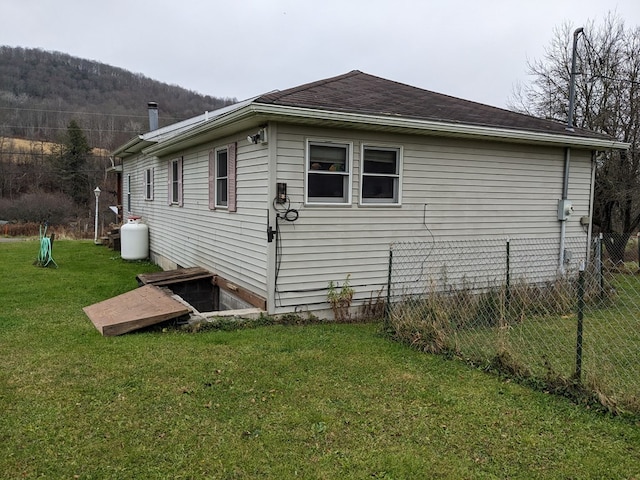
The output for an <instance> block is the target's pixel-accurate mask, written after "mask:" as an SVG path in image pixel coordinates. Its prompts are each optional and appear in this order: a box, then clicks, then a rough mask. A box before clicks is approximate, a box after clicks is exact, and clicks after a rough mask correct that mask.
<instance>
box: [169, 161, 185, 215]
mask: <svg viewBox="0 0 640 480" xmlns="http://www.w3.org/2000/svg"><path fill="white" fill-rule="evenodd" d="M183 163H184V162H183V157H178V158H174V159H172V160H170V161H169V171H168V172H167V177H168V178H167V189H168V192H167V199H168V203H169V205H177V206H179V207H182V205H183V204H184V202H183V188H182V183H183V182H182V176H183V175H182V172H183ZM174 165H176V166H177V168H176V178H174V175H173V174H174V169H173V166H174ZM174 185H176V186H177V188H176V191H175V193H176V195H177V198H176V196H174V188H173V187H174Z"/></svg>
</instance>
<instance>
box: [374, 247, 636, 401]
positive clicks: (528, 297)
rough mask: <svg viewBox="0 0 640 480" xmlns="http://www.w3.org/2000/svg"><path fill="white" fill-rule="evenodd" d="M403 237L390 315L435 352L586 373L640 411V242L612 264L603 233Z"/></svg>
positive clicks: (395, 254) (585, 381)
mask: <svg viewBox="0 0 640 480" xmlns="http://www.w3.org/2000/svg"><path fill="white" fill-rule="evenodd" d="M562 247H564V249H563V251H562V255H561V254H560V249H561V244H560V242H559V240H558V238H553V239H502V240H495V239H493V240H475V241H474V240H471V241H467V240H465V241H449V242H446V241H441V242H424V243H422V242H402V243H394V244H393V245H392V246H391V250H390V254H389V286H388V287H389V288H388V298H387V321H388V323H389V327H390V328H391V329H392V331H393V332H394V333H395V335H396V336H397V337H398V338H399V339H401V340H403V341H406V342H409V343H411V344H413V345H416V346H419V347H420V348H422V349H424V350H425V351H428V352H432V353H451V352H454V353H455V354H457V355H459V356H461V357H463V358H465V359H467V360H469V361H471V362H474V363H476V364H487V365H488V364H495V362H496V361H498V362H501V363H502V367H506V368H509V369H511V370H513V372H514V373H517V374H521V375H526V376H528V377H530V378H535V379H540V380H542V381H545V382H549V381H551V380H555V381H557V380H562V381H565V382H567V383H568V382H573V383H575V382H576V381H578V382H579V383H580V384H581V385H583V386H585V387H587V388H588V389H589V390H591V391H593V392H594V393H596V394H597V395H598V397H599V399H600V400H601V401H602V403H604V404H606V405H607V406H608V407H610V408H613V409H616V410H633V411H635V412H639V413H640V319H639V317H640V315H639V312H640V310H639V307H640V275H638V272H639V271H640V266H639V265H638V258H637V252H638V244H637V240H636V239H635V238H634V239H633V241H632V242H630V244H629V245H628V249H627V250H628V252H627V253H628V255H627V256H626V259H627V260H628V262H627V263H625V264H618V265H615V266H614V265H611V264H610V263H609V262H607V258H606V252H605V251H604V249H603V243H602V240H601V239H595V240H594V241H593V242H589V241H588V240H587V239H586V237H575V238H567V239H565V242H564V243H563V244H562Z"/></svg>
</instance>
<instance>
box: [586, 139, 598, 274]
mask: <svg viewBox="0 0 640 480" xmlns="http://www.w3.org/2000/svg"><path fill="white" fill-rule="evenodd" d="M597 161H598V152H597V151H595V150H592V151H591V188H590V191H589V225H588V226H587V253H586V258H587V265H589V261H590V260H591V236H592V235H593V204H594V198H595V196H594V195H595V185H596V167H597Z"/></svg>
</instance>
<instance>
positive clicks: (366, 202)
mask: <svg viewBox="0 0 640 480" xmlns="http://www.w3.org/2000/svg"><path fill="white" fill-rule="evenodd" d="M367 149H368V150H381V151H387V152H388V151H394V152H397V154H396V160H397V166H396V167H397V168H396V170H397V173H396V174H371V173H366V172H365V171H364V156H365V150H367ZM403 159H404V149H403V147H402V146H397V145H384V144H368V143H362V145H361V146H360V168H359V181H360V189H359V200H358V201H359V205H361V206H365V207H399V206H402V168H403ZM365 176H379V177H385V178H395V179H397V180H396V181H397V185H398V187H397V188H398V191H397V197H398V199H397V200H396V201H389V200H388V199H382V201H378V200H374V199H372V198H365V197H364V188H363V187H364V177H365Z"/></svg>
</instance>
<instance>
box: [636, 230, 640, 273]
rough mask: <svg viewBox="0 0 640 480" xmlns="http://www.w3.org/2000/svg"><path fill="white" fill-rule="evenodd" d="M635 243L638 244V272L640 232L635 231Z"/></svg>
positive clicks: (639, 263) (639, 265) (639, 264)
mask: <svg viewBox="0 0 640 480" xmlns="http://www.w3.org/2000/svg"><path fill="white" fill-rule="evenodd" d="M636 243H637V244H638V271H639V272H640V232H638V233H636Z"/></svg>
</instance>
